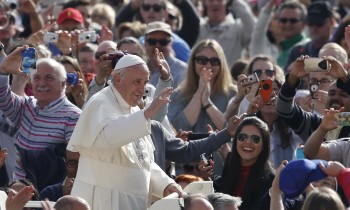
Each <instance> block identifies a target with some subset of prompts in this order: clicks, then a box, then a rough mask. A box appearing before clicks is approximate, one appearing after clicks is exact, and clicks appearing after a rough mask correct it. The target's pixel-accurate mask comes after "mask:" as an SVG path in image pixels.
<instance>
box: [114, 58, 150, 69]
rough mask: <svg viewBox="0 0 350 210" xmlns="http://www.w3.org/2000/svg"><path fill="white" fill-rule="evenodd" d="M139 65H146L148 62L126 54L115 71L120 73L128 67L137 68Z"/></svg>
mask: <svg viewBox="0 0 350 210" xmlns="http://www.w3.org/2000/svg"><path fill="white" fill-rule="evenodd" d="M138 64H146V62H145V61H144V60H143V59H142V58H140V57H139V56H137V55H132V54H126V55H124V56H123V57H122V58H121V59H119V61H118V62H117V64H116V65H115V67H114V71H117V72H118V71H120V70H122V69H124V68H126V67H130V66H135V65H138Z"/></svg>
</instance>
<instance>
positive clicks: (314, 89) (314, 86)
mask: <svg viewBox="0 0 350 210" xmlns="http://www.w3.org/2000/svg"><path fill="white" fill-rule="evenodd" d="M317 90H318V85H317V84H313V85H311V87H310V91H311V92H316V91H317Z"/></svg>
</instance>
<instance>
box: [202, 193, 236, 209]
mask: <svg viewBox="0 0 350 210" xmlns="http://www.w3.org/2000/svg"><path fill="white" fill-rule="evenodd" d="M208 199H209V202H210V203H211V205H213V207H214V210H225V209H226V208H225V207H226V206H227V205H231V204H233V205H234V206H236V207H239V206H240V205H241V204H242V199H241V198H240V197H233V196H231V195H228V194H224V193H212V194H209V195H208Z"/></svg>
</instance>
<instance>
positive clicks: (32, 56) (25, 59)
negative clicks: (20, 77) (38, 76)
mask: <svg viewBox="0 0 350 210" xmlns="http://www.w3.org/2000/svg"><path fill="white" fill-rule="evenodd" d="M34 69H36V50H35V48H33V47H29V48H28V49H26V50H23V51H22V71H23V72H24V73H25V74H30V73H31V72H32V71H33V70H34Z"/></svg>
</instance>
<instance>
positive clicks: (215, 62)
mask: <svg viewBox="0 0 350 210" xmlns="http://www.w3.org/2000/svg"><path fill="white" fill-rule="evenodd" d="M194 60H195V61H196V62H197V64H200V65H207V63H208V62H209V63H210V65H212V66H220V63H221V62H220V59H219V58H218V57H213V58H208V57H205V56H195V57H194Z"/></svg>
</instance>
